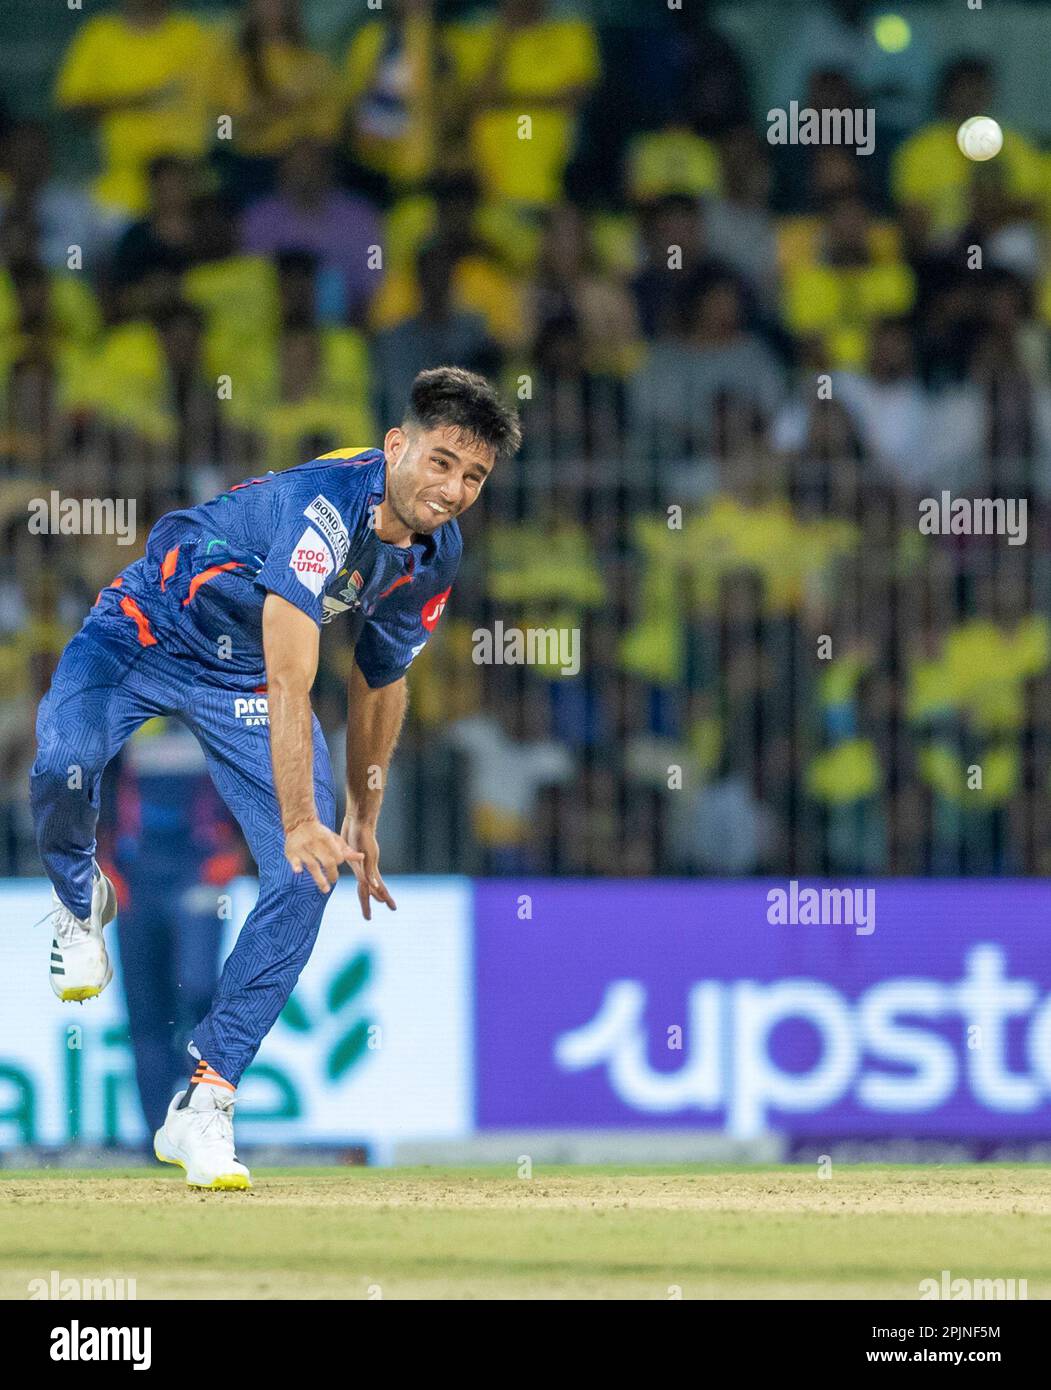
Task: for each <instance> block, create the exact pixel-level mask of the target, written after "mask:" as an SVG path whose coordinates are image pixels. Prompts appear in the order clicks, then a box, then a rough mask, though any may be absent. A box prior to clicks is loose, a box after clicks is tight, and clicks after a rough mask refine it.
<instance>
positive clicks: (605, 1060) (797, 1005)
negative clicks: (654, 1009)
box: [554, 942, 1051, 1139]
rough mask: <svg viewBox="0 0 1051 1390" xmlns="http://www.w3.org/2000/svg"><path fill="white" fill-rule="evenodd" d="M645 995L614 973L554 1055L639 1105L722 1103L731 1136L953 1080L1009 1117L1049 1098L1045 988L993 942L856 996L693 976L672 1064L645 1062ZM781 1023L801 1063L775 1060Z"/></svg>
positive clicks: (896, 1102)
mask: <svg viewBox="0 0 1051 1390" xmlns="http://www.w3.org/2000/svg"><path fill="white" fill-rule="evenodd" d="M647 1004H648V999H647V991H646V987H645V985H644V984H643V983H642V982H641V981H639V980H631V979H628V980H623V979H622V980H613V981H611V982H610V983H609V984H608V985H607V986H606V990H605V994H604V997H603V999H602V1001H601V1003H600V1004H599V1007H598V1010H597V1012H596V1013H595V1014H594V1016H593V1017H592V1018H590V1019H589V1020H588V1021H587V1022H586V1023H583V1024H582V1025H581V1026H580V1027H578V1028H574V1029H572V1030H571V1031H569V1032H565V1033H563V1034H562V1035H561V1036H559V1037H558V1038H556V1040H555V1043H554V1058H555V1062H556V1064H557V1065H558V1066H560V1067H561V1068H562V1069H563V1070H564V1071H566V1072H582V1071H586V1070H589V1069H591V1068H594V1067H601V1068H604V1070H605V1073H606V1078H607V1081H608V1084H609V1086H610V1088H611V1090H612V1091H613V1092H614V1094H615V1095H616V1096H617V1097H618V1099H619V1100H620V1101H622V1102H623V1103H624V1105H626V1106H628V1107H630V1108H631V1109H632V1110H634V1111H636V1112H640V1113H642V1114H646V1115H661V1114H675V1113H681V1112H685V1113H687V1114H688V1113H689V1112H694V1113H696V1112H698V1111H699V1112H702V1113H705V1112H707V1113H711V1114H713V1115H720V1114H721V1115H724V1116H725V1128H726V1130H727V1131H728V1132H729V1133H731V1134H732V1135H734V1136H735V1137H737V1138H741V1139H751V1138H755V1137H756V1136H758V1135H760V1134H762V1133H764V1132H765V1131H766V1130H767V1129H768V1128H769V1127H770V1121H771V1115H772V1114H773V1113H775V1112H776V1113H777V1114H778V1115H779V1116H783V1115H785V1114H786V1113H789V1114H791V1113H794V1114H807V1115H816V1114H819V1113H820V1112H822V1111H825V1110H827V1109H828V1108H829V1107H831V1106H834V1105H837V1104H841V1103H843V1102H849V1103H851V1104H852V1105H854V1106H857V1107H859V1108H860V1109H862V1110H866V1111H869V1112H871V1113H874V1114H912V1115H920V1114H924V1113H929V1112H931V1111H936V1110H938V1109H939V1107H941V1106H944V1105H946V1104H947V1103H948V1102H950V1101H951V1100H953V1098H954V1097H955V1096H956V1095H957V1093H958V1091H959V1090H960V1088H961V1086H963V1087H965V1088H966V1089H967V1090H968V1091H969V1092H970V1095H971V1103H972V1104H977V1105H978V1106H980V1107H981V1108H983V1109H985V1110H988V1111H992V1112H995V1113H998V1114H1000V1115H1005V1116H1006V1115H1012V1114H1014V1115H1024V1114H1031V1113H1033V1112H1034V1111H1036V1110H1038V1109H1040V1108H1041V1107H1044V1106H1047V1105H1048V1103H1049V1100H1051V994H1048V995H1047V996H1046V997H1043V998H1042V997H1041V992H1040V988H1039V986H1038V985H1037V983H1036V982H1035V981H1033V980H1029V979H1024V978H1015V979H1012V978H1011V977H1010V972H1009V969H1008V961H1007V954H1006V952H1005V951H1004V950H1003V949H1002V948H1001V947H999V946H997V945H994V944H992V943H987V942H983V943H981V944H977V945H975V946H973V947H972V948H971V949H970V950H969V951H968V952H967V954H966V956H965V957H964V962H963V972H962V975H961V977H960V978H959V979H957V980H951V981H950V980H940V979H931V978H929V977H925V976H905V977H900V978H891V979H885V980H880V981H878V982H877V983H875V984H873V985H871V986H870V987H869V988H867V989H865V990H863V991H862V992H861V993H860V994H859V995H858V997H857V998H856V999H851V998H850V997H848V996H847V995H846V994H845V993H844V992H843V991H842V990H840V989H837V988H836V986H835V985H832V984H829V983H827V982H826V981H824V980H818V979H813V978H805V977H804V978H793V979H780V980H773V981H769V982H762V981H759V980H748V979H743V980H733V981H721V980H700V981H698V982H697V983H695V984H694V985H693V986H692V987H691V988H690V989H689V992H688V1001H687V1010H686V1026H685V1029H683V1030H680V1031H682V1032H683V1034H684V1037H683V1042H682V1053H683V1057H684V1060H683V1062H682V1063H681V1065H680V1066H678V1067H676V1068H673V1069H658V1068H656V1067H654V1066H652V1065H651V1063H650V1060H649V1058H650V1055H651V1049H652V1048H654V1047H656V1046H659V1041H658V1040H657V1039H655V1038H654V1037H653V1036H652V1035H651V1032H650V1029H649V1027H648V1024H647V1017H646V1015H647ZM789 1024H794V1025H797V1026H798V1025H800V1024H802V1025H804V1026H805V1027H806V1028H807V1029H808V1030H809V1031H810V1032H811V1033H812V1034H813V1035H814V1037H815V1038H816V1040H817V1047H816V1055H815V1054H814V1053H811V1055H812V1057H813V1060H811V1061H810V1062H809V1065H807V1066H805V1067H804V1068H803V1069H801V1070H799V1069H791V1070H790V1069H788V1068H786V1067H783V1066H781V1065H779V1064H778V1062H777V1060H776V1059H775V1055H774V1052H775V1049H774V1042H773V1040H774V1034H775V1033H776V1032H777V1030H778V1029H780V1028H782V1027H784V1026H785V1025H789ZM935 1025H938V1026H939V1027H940V1028H941V1029H943V1030H944V1031H939V1027H936V1026H935ZM1009 1025H1010V1032H1011V1043H1010V1047H1009V1042H1008V1030H1009ZM1019 1035H1020V1036H1019ZM1019 1043H1020V1044H1021V1045H1020V1046H1019V1045H1018V1044H1019Z"/></svg>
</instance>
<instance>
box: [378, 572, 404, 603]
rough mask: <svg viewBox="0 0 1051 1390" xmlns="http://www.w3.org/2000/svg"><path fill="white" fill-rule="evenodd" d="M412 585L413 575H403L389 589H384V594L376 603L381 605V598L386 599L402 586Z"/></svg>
mask: <svg viewBox="0 0 1051 1390" xmlns="http://www.w3.org/2000/svg"><path fill="white" fill-rule="evenodd" d="M411 583H412V575H411V574H403V575H402V576H401V577H400V579H396V580H395V581H394V583H393V584H391V585H390V587H389V588H386V589H384V591H383V593H382V594H380V596H379V598H377V600H376V602H377V603H379V601H380V599H381V598H386V597H387V595H388V594H391V593H393V592H394V590H395V589H397V588H398V587H399V585H401V584H411Z"/></svg>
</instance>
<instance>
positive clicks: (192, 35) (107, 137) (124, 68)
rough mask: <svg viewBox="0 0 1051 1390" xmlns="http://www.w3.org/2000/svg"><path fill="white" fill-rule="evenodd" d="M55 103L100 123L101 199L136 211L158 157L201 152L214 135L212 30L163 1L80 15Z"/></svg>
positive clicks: (133, 1) (215, 43)
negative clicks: (149, 170) (211, 111)
mask: <svg viewBox="0 0 1051 1390" xmlns="http://www.w3.org/2000/svg"><path fill="white" fill-rule="evenodd" d="M80 23H81V25H82V27H81V28H80V30H79V32H78V34H77V36H76V38H75V39H74V40H73V43H72V44H71V46H70V49H69V52H68V53H67V54H66V57H65V61H64V63H63V65H62V70H61V72H60V73H59V77H58V85H57V87H56V91H55V101H56V104H57V105H58V107H59V108H60V109H61V110H63V111H68V112H70V113H71V114H73V115H75V116H82V117H86V118H87V119H89V120H91V121H93V122H95V123H96V124H97V126H98V131H99V137H100V140H101V144H102V156H103V166H104V167H103V171H102V173H101V175H100V176H99V178H98V180H97V182H96V184H95V194H96V197H97V198H98V200H99V202H100V203H102V204H103V205H104V206H107V207H114V208H118V209H121V210H123V211H124V212H126V213H128V214H139V213H141V212H142V211H143V208H144V207H145V204H146V177H145V175H146V168H147V166H148V165H149V163H150V161H151V160H153V159H155V158H156V157H157V156H158V155H162V154H174V155H184V156H187V157H197V156H200V155H203V154H204V153H205V151H206V150H207V148H208V145H209V143H210V140H211V136H212V133H213V132H212V129H211V127H210V125H209V120H208V117H209V111H208V92H209V89H210V84H211V82H212V80H213V78H212V70H213V64H214V63H215V62H216V60H217V56H218V54H219V51H220V42H219V39H218V36H217V35H216V34H215V33H214V32H213V31H212V30H210V29H209V28H207V27H206V26H205V25H203V24H201V23H200V22H199V21H198V20H197V19H195V18H194V17H193V15H189V14H185V13H182V12H181V11H178V10H173V9H172V7H171V5H170V4H169V0H122V4H121V8H120V11H119V13H116V14H101V15H97V16H95V17H94V18H92V19H85V20H81V21H80Z"/></svg>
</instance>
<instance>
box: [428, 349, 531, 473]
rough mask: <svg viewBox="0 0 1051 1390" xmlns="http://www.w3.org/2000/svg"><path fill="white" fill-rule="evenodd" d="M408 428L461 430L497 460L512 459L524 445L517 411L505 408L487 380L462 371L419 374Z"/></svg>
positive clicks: (434, 369) (450, 369)
mask: <svg viewBox="0 0 1051 1390" xmlns="http://www.w3.org/2000/svg"><path fill="white" fill-rule="evenodd" d="M405 424H406V425H409V426H415V427H416V428H418V429H427V430H434V429H441V428H442V426H448V427H450V428H452V429H458V430H461V431H462V432H463V433H464V434H465V435H467V436H468V437H469V438H470V439H473V440H476V441H477V442H478V443H479V444H486V445H488V446H489V448H491V449H492V450H493V453H494V454H495V455H496V457H497V459H508V458H513V457H514V455H515V454H516V453H517V452H518V449H519V446H520V445H521V443H522V427H521V425H520V423H519V420H518V411H517V410H515V408H514V406H510V405H506V404H505V403H504V402H503V401H502V400H501V399H500V397H499V396H498V395H497V393H496V391H495V390H494V388H493V387H492V386H491V385H490V383H489V382H488V381H486V379H485V377H484V376H479V375H478V374H477V372H468V371H465V370H464V368H463V367H432V368H430V369H429V370H428V371H425V372H420V374H419V376H417V378H416V380H415V381H414V382H413V383H412V389H411V391H410V392H409V408H408V410H407V411H406V413H405Z"/></svg>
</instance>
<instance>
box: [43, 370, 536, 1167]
mask: <svg viewBox="0 0 1051 1390" xmlns="http://www.w3.org/2000/svg"><path fill="white" fill-rule="evenodd" d="M520 438H521V436H520V430H519V424H518V419H517V414H516V412H515V411H514V410H513V408H510V407H508V406H506V405H505V404H503V403H502V402H501V401H500V399H499V398H498V397H497V395H496V393H495V392H494V391H493V389H492V387H491V386H490V385H489V383H488V382H487V381H485V379H484V378H482V377H479V376H476V375H474V374H472V373H470V372H466V371H462V370H460V369H458V368H453V367H438V368H435V369H434V370H431V371H426V372H421V373H420V375H419V376H418V377H417V378H416V380H415V381H414V383H413V386H412V391H411V397H410V402H409V406H408V410H407V412H406V416H405V419H404V420H403V422H402V424H401V425H399V426H396V427H395V428H393V429H390V430H388V432H387V434H386V437H385V438H384V441H383V448H382V449H373V448H359V449H340V450H337V451H336V452H335V453H332V454H326V455H324V456H323V457H322V458H319V459H315V460H314V461H313V462H311V463H304V464H301V465H299V466H298V467H295V468H290V469H288V470H287V471H286V472H283V473H270V474H268V475H267V476H266V477H264V478H253V479H251V480H250V481H248V482H245V483H239V484H238V485H237V486H236V487H233V488H231V489H230V491H229V492H226V493H223V495H222V496H220V497H217V498H215V499H214V500H213V501H211V502H207V503H205V504H203V505H201V506H197V507H191V508H188V509H186V510H183V511H175V512H170V513H169V514H168V515H167V516H165V517H162V518H161V520H160V521H159V522H158V523H157V525H156V526H154V528H153V530H152V531H151V532H150V534H149V537H148V539H147V543H146V554H145V556H144V558H143V559H141V560H137V561H135V563H134V564H131V565H129V566H128V568H127V569H125V570H124V571H123V573H122V574H120V575H118V576H117V578H116V579H114V580H113V582H112V583H111V584H110V585H109V586H108V587H107V588H105V589H103V590H102V592H101V593H100V594H99V597H98V599H97V600H96V603H95V606H94V608H92V610H91V612H90V613H89V615H88V617H87V618H86V619H85V621H84V625H83V627H82V628H81V629H80V631H79V632H78V633H77V635H76V636H75V637H74V638H73V640H72V641H71V642H70V644H69V646H68V647H67V648H66V650H65V652H64V653H63V655H62V659H61V661H60V662H59V664H58V667H57V669H56V671H55V676H54V680H53V681H52V684H51V688H50V690H49V691H48V693H47V695H46V696H45V697H44V699H43V701H42V702H41V705H40V712H39V715H38V719H37V745H38V746H37V756H36V761H35V763H34V765H33V769H32V773H31V782H32V788H31V790H32V806H33V818H34V825H35V829H36V836H37V845H38V847H39V850H40V856H41V859H42V860H43V863H44V867H45V869H46V870H47V874H48V877H49V878H50V879H51V882H52V884H53V885H54V908H53V911H52V912H51V914H50V915H49V919H48V920H49V921H50V923H51V926H52V929H53V935H52V941H51V985H52V988H53V990H54V991H55V993H56V994H57V995H58V997H59V998H60V999H63V1000H81V1001H83V1000H85V999H90V998H92V997H93V996H95V995H97V994H99V993H101V991H102V990H103V989H105V987H106V985H107V984H108V983H109V981H110V978H111V975H112V969H111V967H110V963H109V959H108V956H107V951H106V943H105V940H104V936H103V928H104V927H105V926H106V924H107V923H108V922H109V921H111V920H112V918H113V916H114V915H115V895H114V892H113V887H112V885H111V883H110V882H109V880H108V879H107V878H106V877H105V875H103V874H102V873H101V872H100V870H99V868H98V865H97V864H96V862H95V823H96V818H97V815H98V805H99V781H100V778H101V775H102V771H103V769H104V767H105V766H106V764H107V763H108V762H109V760H110V759H111V758H112V757H113V756H114V754H115V753H116V752H117V750H118V749H119V748H120V747H121V746H122V744H123V743H124V742H125V740H126V739H127V738H128V737H129V736H130V735H131V734H132V732H133V731H134V730H135V729H136V728H138V727H139V725H140V724H142V723H143V722H144V721H145V720H147V719H151V718H153V717H156V716H172V717H175V718H178V719H180V720H182V721H183V722H184V723H185V724H186V725H187V726H188V727H189V729H190V730H191V731H192V732H193V733H194V734H195V735H196V737H197V739H198V741H199V742H200V744H201V747H202V749H203V750H204V754H205V758H206V760H207V763H208V770H209V772H210V774H211V777H212V780H213V781H214V783H215V785H216V787H217V789H218V791H219V792H220V794H221V795H222V797H223V798H224V800H225V801H226V803H227V805H228V806H229V808H230V811H231V812H232V813H233V815H234V816H236V818H237V820H238V822H239V823H240V825H241V828H242V829H243V831H244V834H245V838H246V840H247V841H248V845H249V848H250V849H251V851H252V854H253V856H254V857H255V860H256V864H257V865H258V869H259V898H258V900H257V902H256V905H255V907H254V908H253V909H252V911H251V912H250V913H249V915H248V918H247V920H246V921H245V924H244V926H243V927H242V929H241V932H240V935H239V936H238V938H237V943H236V945H235V946H234V949H233V951H232V952H231V953H230V956H229V959H228V960H227V962H226V965H225V966H224V968H223V972H222V976H221V978H220V981H219V985H218V989H217V991H216V994H215V997H214V999H213V1000H212V1005H211V1009H210V1011H209V1013H208V1014H207V1015H206V1016H205V1017H204V1018H203V1019H202V1020H201V1022H200V1023H199V1024H198V1025H197V1026H196V1028H195V1029H194V1031H193V1039H192V1041H191V1043H190V1045H189V1050H190V1052H191V1053H192V1055H193V1057H194V1058H195V1059H196V1065H195V1067H194V1069H193V1071H192V1073H191V1075H190V1078H189V1081H188V1083H187V1085H186V1088H185V1090H183V1091H180V1092H179V1093H178V1094H177V1095H176V1096H175V1098H174V1099H173V1100H172V1102H171V1105H170V1106H169V1108H168V1113H167V1116H166V1118H165V1121H164V1124H163V1125H162V1126H161V1128H160V1129H159V1130H158V1131H157V1133H156V1135H155V1136H154V1151H155V1153H156V1155H157V1157H158V1158H159V1159H160V1160H161V1161H162V1162H165V1163H177V1164H179V1165H181V1166H182V1167H184V1168H185V1170H186V1178H187V1182H188V1183H189V1184H190V1185H191V1186H193V1187H206V1188H218V1189H229V1188H245V1187H248V1186H250V1175H249V1172H248V1169H247V1168H246V1167H245V1165H244V1164H243V1163H241V1162H240V1161H239V1160H238V1158H237V1157H236V1155H235V1152H234V1135H233V1114H234V1098H235V1094H236V1089H237V1083H238V1081H239V1080H240V1078H241V1075H242V1073H243V1072H244V1070H245V1068H246V1067H247V1066H248V1065H249V1063H250V1062H251V1061H252V1058H253V1057H254V1056H255V1054H256V1051H257V1050H258V1048H259V1045H260V1043H261V1042H262V1040H263V1038H265V1037H266V1035H267V1033H268V1032H269V1031H270V1028H271V1027H272V1026H273V1023H274V1021H275V1019H276V1018H277V1017H278V1015H279V1014H280V1012H281V1010H282V1008H283V1007H284V1005H285V1003H286V1001H287V999H288V997H289V995H290V994H291V993H292V990H293V988H294V987H295V983H296V980H297V979H298V977H299V973H300V971H301V970H302V968H303V966H304V965H305V964H306V961H307V959H308V958H309V956H310V952H311V949H312V948H313V944H314V940H315V938H316V936H317V932H318V928H319V926H320V923H321V915H322V913H323V912H324V910H325V904H326V903H327V901H328V898H329V894H330V891H331V889H332V887H333V886H334V885H335V883H336V880H337V877H338V875H339V868H340V865H341V864H342V863H349V864H350V865H351V867H352V869H353V871H354V874H355V876H356V878H357V880H358V898H359V900H360V902H361V907H362V911H363V913H364V915H365V918H366V919H369V918H370V916H371V908H370V903H371V900H372V899H375V900H376V901H377V902H381V903H386V905H387V906H388V908H392V909H393V908H394V906H395V904H394V901H393V899H392V898H391V895H390V893H389V892H388V890H387V887H386V885H385V884H384V882H383V879H382V878H381V876H380V871H379V847H378V844H377V840H376V825H377V818H378V815H379V810H380V804H381V801H382V798H383V790H382V774H383V773H384V772H385V771H386V768H387V766H388V764H389V761H390V758H391V755H392V753H393V751H394V747H395V744H396V742H397V738H398V734H399V731H400V728H401V724H402V719H403V717H404V714H405V706H406V689H405V673H406V671H407V669H408V667H409V664H410V663H411V661H412V660H413V658H414V657H415V656H416V655H417V654H418V653H419V652H420V650H421V649H422V648H423V646H424V644H425V643H426V641H427V639H428V637H429V636H430V634H431V633H432V632H433V631H434V628H435V625H436V624H437V622H438V619H439V618H440V617H441V615H442V611H443V609H444V608H445V605H446V603H447V602H448V598H449V592H450V588H451V586H452V582H453V577H454V575H455V573H456V568H457V565H458V563H459V559H460V551H461V539H460V530H459V527H458V525H457V520H456V519H457V517H458V516H460V515H461V514H462V513H463V512H465V511H466V510H467V509H468V507H470V506H472V505H473V503H474V502H475V501H477V499H478V496H479V494H480V492H481V490H482V487H483V486H484V484H485V480H486V478H487V477H488V475H489V473H490V472H491V471H492V469H493V467H494V465H495V464H496V463H497V462H498V461H499V460H501V459H505V458H509V457H511V456H513V454H514V453H515V451H516V450H517V448H518V445H519V443H520ZM343 613H351V614H353V615H356V625H357V627H358V628H359V632H360V635H359V636H358V638H357V644H356V647H355V662H354V667H353V673H352V675H351V677H350V681H349V688H348V691H347V702H348V714H347V810H346V816H345V818H344V821H343V826H342V829H341V831H340V833H339V834H337V833H336V831H335V830H334V828H333V825H334V819H335V795H334V789H333V784H332V770H331V766H330V763H329V758H328V754H327V751H326V748H325V741H324V738H323V736H322V732H321V727H320V725H319V723H318V720H317V718H316V716H315V715H314V714H313V711H312V708H311V704H310V690H311V687H312V685H313V683H314V677H315V674H316V672H317V664H318V646H319V635H320V630H321V625H322V624H323V623H325V622H327V621H329V620H330V619H331V618H334V617H336V616H338V615H340V614H343ZM377 771H378V772H379V773H380V775H379V776H377V775H375V774H376V772H377Z"/></svg>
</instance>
